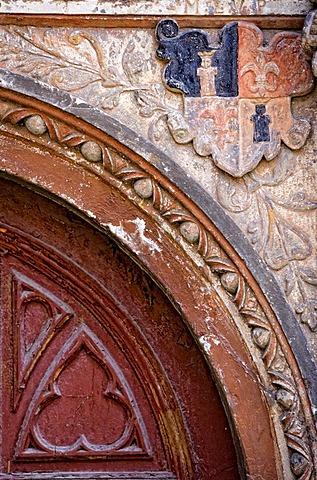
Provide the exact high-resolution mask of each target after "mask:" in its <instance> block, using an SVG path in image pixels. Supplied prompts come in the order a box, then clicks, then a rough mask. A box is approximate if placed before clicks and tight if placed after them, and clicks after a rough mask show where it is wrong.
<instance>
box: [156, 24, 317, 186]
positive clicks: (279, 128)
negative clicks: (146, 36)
mask: <svg viewBox="0 0 317 480" xmlns="http://www.w3.org/2000/svg"><path fill="white" fill-rule="evenodd" d="M156 38H157V41H158V48H157V51H156V53H157V56H158V57H159V58H161V59H163V60H165V61H168V65H167V66H166V68H165V71H164V81H165V83H166V86H167V88H168V89H170V90H173V91H176V92H181V93H182V94H183V96H184V113H183V114H182V113H180V112H176V113H175V112H173V113H169V114H168V116H167V125H168V127H169V130H170V132H171V134H172V136H173V138H174V140H175V141H176V142H177V143H182V144H184V143H189V142H191V141H192V142H193V146H194V149H195V151H196V152H197V153H198V154H199V155H201V156H209V155H211V156H212V158H213V161H214V163H215V164H216V165H217V166H218V167H219V168H221V169H222V170H224V171H226V172H228V173H229V174H231V175H232V176H234V177H241V176H243V175H245V174H246V173H248V172H250V171H252V170H253V169H254V168H255V167H256V166H257V165H258V163H259V162H260V161H261V159H262V158H265V159H266V160H272V159H273V158H275V157H276V156H277V154H278V153H279V151H280V148H281V141H283V142H284V143H285V144H286V145H287V146H288V147H289V148H291V149H298V148H300V147H302V146H303V145H304V143H305V141H306V139H307V137H308V134H309V131H310V125H309V123H308V122H307V121H306V120H303V119H295V118H293V115H292V112H291V99H292V97H295V96H300V95H305V94H306V93H308V92H309V91H310V90H311V89H312V87H313V75H312V72H311V68H310V65H309V63H308V59H307V57H306V54H305V52H304V51H303V48H302V45H301V37H300V35H299V34H297V33H292V32H281V33H278V34H276V35H275V36H274V37H273V38H272V39H271V41H270V43H269V44H268V45H267V46H263V35H262V32H261V30H259V28H258V27H256V26H255V25H253V24H250V23H246V22H232V23H229V24H227V25H226V26H225V27H224V28H223V29H222V30H221V31H220V35H219V45H217V46H212V45H211V44H210V41H209V36H208V34H207V33H206V32H204V31H201V30H196V29H193V30H187V31H184V32H180V31H179V27H178V24H177V23H176V22H175V21H174V20H172V19H166V20H161V21H160V22H159V23H158V25H157V29H156Z"/></svg>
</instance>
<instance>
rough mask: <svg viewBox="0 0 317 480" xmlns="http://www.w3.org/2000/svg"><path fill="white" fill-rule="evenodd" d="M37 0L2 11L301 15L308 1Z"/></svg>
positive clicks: (18, 0)
mask: <svg viewBox="0 0 317 480" xmlns="http://www.w3.org/2000/svg"><path fill="white" fill-rule="evenodd" d="M45 3H46V4H45V7H44V5H43V2H39V1H38V0H15V1H14V2H12V0H3V1H2V2H1V8H0V12H3V13H14V12H19V13H22V12H23V13H38V14H43V13H44V9H45V13H58V14H63V13H64V14H79V13H81V14H91V13H93V14H97V15H98V14H99V15H104V14H134V13H137V14H138V15H142V14H143V15H172V14H176V13H177V14H182V13H183V14H189V15H255V14H259V15H270V14H280V13H287V14H289V15H296V14H297V15H298V14H304V13H307V11H308V10H309V8H310V3H309V0H292V1H291V2H290V1H289V0H279V1H274V0H233V1H227V0H211V1H208V0H161V1H158V0H131V1H128V2H112V1H110V0H106V1H104V2H100V1H99V0H89V1H85V2H81V1H68V0H56V1H54V2H45Z"/></svg>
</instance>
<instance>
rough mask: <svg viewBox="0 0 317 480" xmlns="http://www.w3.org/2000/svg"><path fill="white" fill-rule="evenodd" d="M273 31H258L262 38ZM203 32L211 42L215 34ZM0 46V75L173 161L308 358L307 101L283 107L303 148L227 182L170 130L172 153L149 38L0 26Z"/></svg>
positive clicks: (174, 103)
mask: <svg viewBox="0 0 317 480" xmlns="http://www.w3.org/2000/svg"><path fill="white" fill-rule="evenodd" d="M274 33H275V32H264V40H265V41H266V42H268V41H269V40H270V39H271V38H272V36H273V34H274ZM208 34H209V35H210V38H211V43H214V44H216V42H217V34H218V31H216V30H210V31H208ZM0 40H1V44H0V45H1V48H0V65H1V66H2V67H4V68H8V69H10V70H12V71H16V72H19V73H21V74H23V75H29V76H31V77H33V78H40V79H41V81H42V82H45V83H47V84H51V85H54V86H56V87H58V88H59V89H61V90H66V91H69V92H70V93H72V95H74V96H75V97H76V98H77V99H78V100H77V102H78V105H80V102H81V100H85V101H87V103H89V104H91V105H95V106H98V107H99V108H101V109H103V110H104V111H105V112H107V113H108V114H111V115H112V116H113V117H114V118H115V119H117V120H118V121H120V122H122V124H124V125H127V126H128V127H129V128H132V129H133V130H134V131H136V132H138V133H139V134H140V135H141V136H142V137H143V138H147V139H148V140H149V141H150V142H152V143H154V144H155V145H156V146H157V147H159V148H160V149H161V150H162V151H163V152H164V153H165V154H167V155H168V156H170V157H171V158H173V160H174V161H175V162H176V163H178V165H179V166H180V167H181V168H182V169H184V170H185V171H186V172H187V174H188V178H192V179H193V180H195V181H196V182H198V183H199V184H200V185H201V186H202V188H203V189H204V190H205V191H206V192H207V194H208V195H210V196H211V197H213V198H215V199H216V200H217V201H218V202H219V203H220V205H221V206H222V207H223V208H224V210H225V211H226V212H227V213H228V214H229V215H230V216H231V218H232V219H233V220H234V221H235V222H236V224H237V225H238V226H239V227H240V228H241V230H242V231H243V232H244V234H245V236H246V237H247V238H248V239H249V241H250V242H251V243H252V245H253V247H254V249H255V251H257V252H258V253H259V254H260V256H261V257H262V259H263V260H264V262H265V263H266V265H267V267H268V268H269V269H271V270H272V272H273V273H274V275H275V276H276V278H277V280H278V282H279V284H280V286H281V288H282V290H283V291H284V293H285V296H286V298H287V299H288V301H289V303H290V304H291V305H292V307H293V309H294V311H296V312H297V315H298V320H299V322H300V324H301V325H302V328H303V330H304V332H305V334H306V336H307V338H308V340H309V342H310V343H311V346H312V351H313V352H316V349H315V334H314V333H312V332H315V331H316V329H317V318H316V308H317V307H316V283H317V280H316V278H317V276H316V258H315V250H314V245H315V240H316V223H315V209H316V207H317V199H316V196H315V184H316V170H315V168H316V164H315V148H316V147H315V146H316V143H317V141H316V126H315V102H316V100H315V94H314V93H312V94H309V95H308V96H306V97H302V98H301V99H297V100H296V101H294V102H293V106H292V114H293V115H294V117H302V118H303V120H304V121H309V122H311V124H312V131H311V134H310V137H309V138H308V140H307V143H306V145H305V146H303V147H302V148H301V149H299V150H297V151H291V150H289V149H288V148H287V147H285V146H282V148H281V151H280V153H279V154H278V155H277V156H276V157H275V158H274V160H271V161H266V160H262V161H261V162H260V164H259V165H258V167H257V168H256V169H255V170H254V171H253V172H251V173H249V174H246V175H244V176H243V177H242V178H240V179H234V178H233V177H231V176H230V175H228V174H226V173H224V172H221V170H219V169H218V168H217V167H216V166H215V165H213V163H212V162H211V160H210V159H209V158H203V157H201V156H199V155H197V154H196V153H195V151H194V150H193V148H192V146H191V145H190V144H187V142H189V141H191V137H190V135H189V133H188V130H186V128H187V127H186V123H185V124H184V123H183V124H182V123H181V122H179V130H178V135H179V142H180V143H179V144H178V145H177V146H176V145H175V141H174V139H173V138H172V136H171V134H170V130H169V125H168V124H167V123H166V116H167V115H168V117H169V119H170V122H172V120H173V118H174V119H175V120H176V121H178V120H179V119H180V118H181V112H182V105H181V95H179V94H178V93H173V92H170V91H167V90H166V88H165V87H164V86H163V84H162V74H163V68H164V65H163V64H162V62H160V61H159V60H158V59H157V58H156V56H155V50H156V48H157V43H156V40H155V35H154V31H149V30H145V29H144V30H138V31H137V33H135V31H131V30H129V29H127V30H120V29H116V30H87V29H82V30H78V29H76V30H74V29H71V28H68V29H66V28H55V29H45V28H32V29H30V28H27V27H17V26H16V27H2V28H1V31H0ZM199 100H200V99H199ZM265 114H267V112H266V113H265ZM252 115H254V112H250V115H249V116H250V117H251V116H252ZM249 121H250V132H251V133H250V134H251V135H252V138H253V134H254V132H253V129H252V122H251V120H249ZM174 132H175V129H174ZM295 140H296V139H295ZM166 174H167V175H168V172H166ZM316 356H317V354H316Z"/></svg>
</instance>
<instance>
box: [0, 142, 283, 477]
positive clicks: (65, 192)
mask: <svg viewBox="0 0 317 480" xmlns="http://www.w3.org/2000/svg"><path fill="white" fill-rule="evenodd" d="M1 151H2V161H3V168H4V169H5V171H6V172H7V173H8V174H12V175H15V176H17V177H19V178H20V179H24V180H25V181H28V182H30V183H31V184H32V183H34V184H36V185H40V186H42V187H43V188H44V189H45V190H46V191H47V192H51V193H52V194H54V195H57V197H61V198H65V197H66V198H69V200H70V201H71V202H75V203H77V204H78V205H80V206H81V207H80V208H81V211H82V212H83V213H85V212H88V211H92V212H94V215H95V218H96V222H97V223H98V224H99V225H102V224H104V223H105V222H113V223H115V224H118V222H120V221H122V220H123V221H124V222H125V224H127V223H129V222H131V221H133V220H134V219H135V218H136V217H138V216H139V217H141V218H143V220H144V221H145V222H146V223H147V232H148V234H149V235H150V238H151V239H153V240H155V241H156V240H157V239H158V238H161V240H162V242H161V244H160V247H161V249H162V254H161V255H160V256H158V257H156V258H155V257H152V256H151V255H149V252H148V251H147V250H146V248H141V250H140V251H139V252H138V262H141V263H142V264H143V266H144V268H147V269H148V270H149V271H150V272H151V275H152V276H153V277H154V278H156V280H157V281H158V282H159V283H160V284H161V285H163V286H164V289H165V290H166V291H167V292H168V294H169V296H170V297H171V298H173V300H174V302H175V303H177V304H178V305H179V308H180V310H181V311H182V313H183V316H184V319H185V320H186V321H187V322H188V324H189V325H190V326H191V329H192V331H193V332H194V335H195V337H196V338H198V337H199V336H201V335H205V334H206V333H208V330H206V323H205V318H207V317H208V316H212V318H213V324H212V325H211V327H212V331H213V332H214V334H216V335H217V336H218V335H221V336H222V337H223V340H224V342H221V343H220V344H219V345H218V346H217V348H215V349H211V350H210V352H209V362H211V364H212V366H213V369H214V372H215V375H216V376H217V377H218V382H219V386H220V387H219V388H220V389H221V388H222V386H224V388H225V394H224V395H223V397H224V399H225V402H227V408H228V411H229V412H230V415H231V418H232V422H233V425H234V427H235V428H236V430H237V435H238V437H237V439H238V440H237V442H238V443H240V447H241V449H242V452H243V461H244V462H245V464H246V469H247V471H248V472H250V474H254V475H257V474H261V472H263V470H265V471H266V473H267V476H268V478H271V479H274V478H279V473H277V471H278V466H277V465H278V460H277V459H276V457H278V454H277V453H276V452H275V442H274V434H273V431H272V430H271V425H270V416H269V411H268V409H267V406H266V402H265V400H264V398H263V397H262V393H261V388H259V383H258V382H257V380H256V373H255V370H254V367H253V365H252V363H250V359H249V357H248V355H247V354H246V351H245V348H244V346H243V343H242V342H241V338H240V336H239V333H238V332H237V330H236V327H235V326H234V324H233V323H232V321H231V319H230V316H229V314H228V312H227V311H226V309H225V307H224V306H223V304H222V303H221V301H220V300H219V299H218V297H217V295H216V294H215V293H214V292H212V291H211V290H210V289H208V288H206V281H205V280H204V279H203V277H202V276H201V274H200V273H199V272H198V270H197V271H195V269H193V264H192V262H191V261H190V260H189V259H188V258H187V257H186V255H184V254H182V253H181V251H180V249H179V247H178V246H176V245H175V243H173V241H172V240H171V239H170V238H169V237H168V236H167V235H164V236H162V231H159V230H158V227H157V226H156V224H155V223H154V222H153V221H151V220H150V218H149V217H148V216H146V215H145V214H143V213H141V212H140V210H138V209H137V207H135V206H134V205H133V204H132V203H131V202H129V201H127V200H126V199H125V198H124V197H123V196H122V195H121V194H120V192H118V191H117V190H115V189H113V188H111V187H109V185H107V183H106V182H105V181H103V180H101V179H100V178H98V177H97V176H95V175H94V174H92V173H89V172H87V171H86V170H84V169H83V168H80V167H77V166H76V165H74V164H71V163H70V162H69V161H68V160H66V159H64V158H63V157H61V156H56V155H54V154H53V153H52V152H50V153H48V151H47V150H45V151H44V150H43V151H42V152H41V150H40V149H39V148H36V149H34V148H32V147H31V145H30V144H28V143H27V142H24V141H20V140H18V139H17V138H16V139H15V142H14V143H12V140H11V138H6V137H5V136H3V137H2V140H1ZM26 152H28V153H26ZM6 159H8V160H9V161H7V160H6ZM48 159H49V161H48ZM70 178H71V179H72V182H71V183H70V182H69V181H65V179H70ZM87 182H88V184H89V185H90V188H89V189H86V188H84V189H80V190H78V188H77V187H76V186H77V185H80V184H86V183H87ZM91 192H94V196H92V195H91ZM139 247H140V246H139ZM168 265H170V266H169V267H168ZM183 272H190V275H191V276H192V279H193V282H192V283H191V286H190V287H191V288H190V289H189V288H188V277H187V276H186V275H184V273H183ZM237 379H239V380H240V382H241V383H240V382H237ZM259 438H261V442H260V443H259Z"/></svg>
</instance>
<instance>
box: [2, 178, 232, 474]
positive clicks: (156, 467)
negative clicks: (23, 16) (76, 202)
mask: <svg viewBox="0 0 317 480" xmlns="http://www.w3.org/2000/svg"><path fill="white" fill-rule="evenodd" d="M0 202H1V225H0V252H2V253H1V255H0V258H1V270H0V271H1V357H2V451H1V473H0V478H3V479H4V478H6V479H8V480H9V479H13V478H19V479H20V480H22V479H27V478H34V479H36V478H38V479H39V480H40V479H43V480H44V479H45V478H52V479H58V478H64V479H66V478H69V479H70V478H73V479H75V478H76V479H80V478H87V479H92V478H96V479H97V478H105V479H106V478H109V479H110V478H111V479H115V478H117V479H118V480H119V479H123V478H131V479H135V480H136V479H140V480H148V479H150V478H151V479H162V480H163V479H164V480H165V479H168V480H171V479H176V478H178V479H180V480H181V479H184V480H185V479H197V480H198V479H199V480H207V479H212V478H215V479H219V480H234V479H237V478H239V475H238V468H237V459H236V454H235V449H234V444H233V440H232V437H231V433H230V427H229V424H228V421H227V419H226V416H225V413H224V409H223V407H222V405H221V401H220V399H219V395H218V393H217V389H216V387H215V385H214V383H213V381H212V378H211V375H210V372H209V369H208V367H207V365H206V363H205V361H204V358H203V357H202V355H201V353H200V351H199V349H198V348H197V346H196V344H195V342H194V340H193V338H192V336H191V334H190V332H189V330H188V328H187V326H186V325H185V324H184V322H183V321H182V319H181V317H180V316H179V314H178V313H177V312H176V311H175V309H174V308H173V306H172V305H171V303H170V302H169V301H168V299H167V298H166V296H165V295H164V294H163V293H162V292H161V291H160V289H159V288H158V287H157V286H156V285H155V284H154V283H153V281H152V280H151V279H150V277H149V276H148V275H147V274H146V273H144V272H143V271H142V270H141V269H140V268H139V267H138V266H137V265H136V264H135V263H134V262H133V261H132V260H131V259H130V258H128V257H127V256H126V255H125V254H124V253H123V252H121V251H120V249H119V248H118V247H117V246H116V245H115V244H114V243H113V242H112V241H111V240H110V239H109V238H108V237H105V236H104V235H102V234H101V233H99V232H98V231H97V230H95V229H94V228H93V227H91V226H89V225H87V224H86V223H85V222H84V221H82V220H81V219H80V218H79V217H77V216H76V215H75V214H74V213H72V212H70V211H69V210H67V209H65V208H64V207H61V206H59V205H57V204H55V203H54V202H52V201H50V200H48V199H46V198H44V197H41V196H40V195H37V194H35V193H33V192H31V191H28V190H27V189H25V188H23V187H21V186H18V185H16V184H15V183H12V182H10V181H8V180H1V179H0ZM91 472H94V474H93V475H92V474H91Z"/></svg>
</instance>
